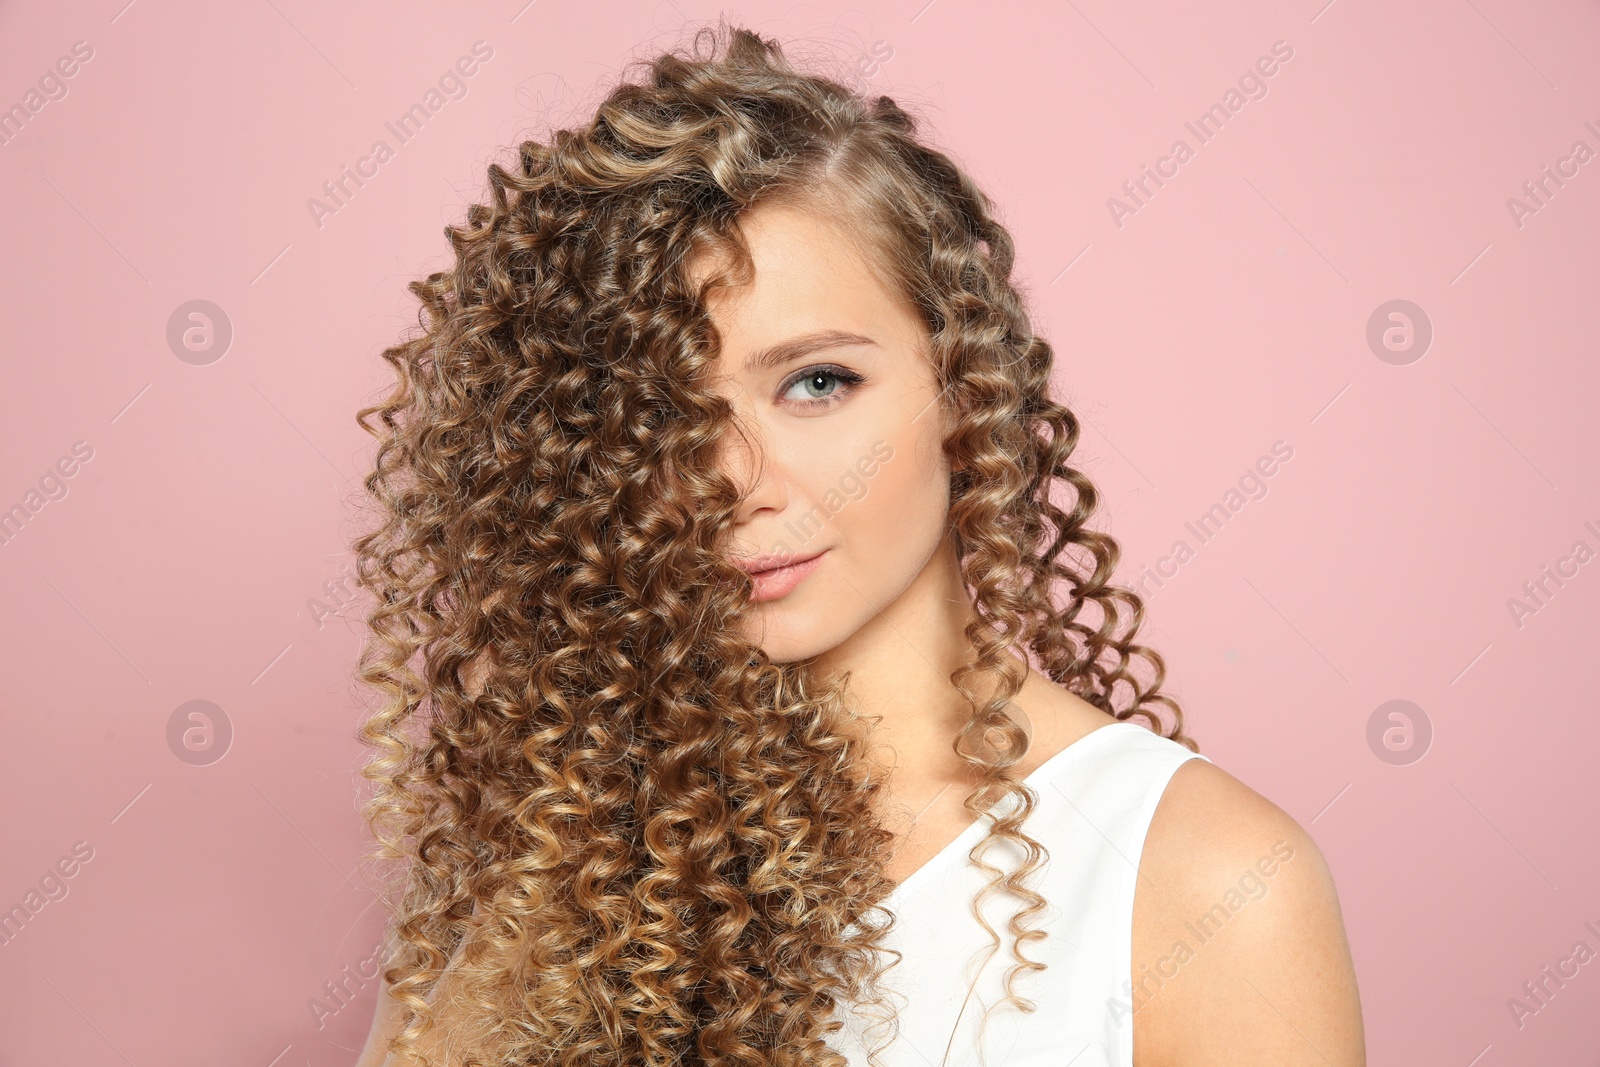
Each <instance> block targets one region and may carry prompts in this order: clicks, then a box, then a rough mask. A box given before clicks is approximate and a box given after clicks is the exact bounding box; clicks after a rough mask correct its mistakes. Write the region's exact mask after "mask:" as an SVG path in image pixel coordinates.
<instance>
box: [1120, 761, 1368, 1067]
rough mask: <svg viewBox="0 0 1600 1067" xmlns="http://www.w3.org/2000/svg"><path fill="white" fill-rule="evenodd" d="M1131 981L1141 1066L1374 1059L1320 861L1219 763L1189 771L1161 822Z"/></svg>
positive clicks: (1169, 791) (1155, 820)
mask: <svg viewBox="0 0 1600 1067" xmlns="http://www.w3.org/2000/svg"><path fill="white" fill-rule="evenodd" d="M1131 978H1132V981H1133V997H1132V1001H1133V1006H1134V1025H1135V1028H1136V1033H1137V1037H1136V1040H1135V1042H1134V1044H1135V1046H1136V1047H1137V1048H1138V1049H1139V1056H1138V1062H1137V1063H1136V1064H1135V1067H1166V1065H1168V1064H1180V1063H1181V1064H1184V1065H1196V1064H1210V1063H1218V1064H1221V1063H1225V1062H1226V1063H1235V1062H1240V1060H1248V1061H1250V1062H1256V1061H1259V1062H1268V1061H1270V1062H1273V1063H1277V1064H1286V1065H1299V1064H1307V1065H1309V1064H1316V1065H1318V1067H1327V1065H1328V1064H1334V1065H1338V1067H1349V1065H1357V1064H1364V1063H1365V1062H1366V1060H1365V1048H1364V1038H1363V1034H1362V1025H1361V1014H1360V1002H1359V996H1358V994H1357V990H1356V983H1355V973H1354V968H1353V965H1352V961H1351V957H1350V949H1349V945H1348V942H1347V940H1346V936H1345V931H1344V924H1343V919H1342V916H1341V914H1340V908H1339V899H1338V894H1337V892H1336V890H1335V887H1334V882H1333V876H1332V873H1331V871H1330V870H1329V867H1328V864H1327V862H1326V860H1325V858H1324V857H1323V855H1322V852H1321V850H1320V849H1319V848H1318V847H1317V845H1316V842H1315V841H1314V840H1312V838H1311V835H1310V834H1309V833H1308V832H1307V831H1306V830H1305V829H1304V828H1303V827H1302V826H1301V825H1300V824H1299V823H1298V822H1296V821H1295V820H1294V818H1292V817H1291V816H1290V815H1289V814H1288V813H1287V812H1285V811H1284V810H1283V809H1282V808H1280V807H1278V805H1276V804H1274V803H1273V802H1272V801H1270V800H1268V799H1267V798H1266V797H1264V796H1262V795H1261V794H1260V793H1258V792H1256V791H1255V790H1254V789H1251V788H1250V787H1249V786H1247V785H1245V784H1244V783H1243V782H1241V781H1240V780H1239V779H1237V778H1235V777H1234V776H1233V775H1231V774H1229V773H1228V772H1227V771H1225V770H1223V769H1222V768H1220V767H1218V766H1216V765H1215V764H1214V763H1212V762H1210V761H1209V760H1206V759H1190V760H1187V761H1185V762H1183V763H1182V764H1180V765H1179V766H1178V767H1177V769H1176V771H1174V773H1173V774H1172V777H1171V779H1170V780H1169V781H1168V783H1167V786H1166V789H1165V791H1164V792H1163V794H1162V796H1161V799H1160V801H1159V802H1158V804H1157V805H1156V810H1155V813H1154V815H1153V816H1152V817H1151V822H1150V826H1149V829H1148V831H1147V833H1146V836H1145V840H1144V846H1143V851H1142V854H1141V857H1140V861H1139V878H1138V883H1137V888H1136V890H1135V894H1134V929H1133V968H1132V975H1131ZM1240 1042H1244V1044H1243V1045H1241V1044H1240Z"/></svg>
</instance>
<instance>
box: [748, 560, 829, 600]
mask: <svg viewBox="0 0 1600 1067" xmlns="http://www.w3.org/2000/svg"><path fill="white" fill-rule="evenodd" d="M827 552H828V550H827V549H823V550H822V551H821V552H817V553H813V554H812V555H809V556H804V557H801V558H798V559H792V558H791V559H785V558H781V557H775V556H759V557H755V558H752V559H744V560H738V561H736V563H737V566H738V567H739V569H740V570H742V571H744V572H745V573H746V574H748V575H750V580H751V582H752V583H753V584H754V586H755V589H754V592H753V593H752V594H751V597H750V599H751V600H752V601H753V602H755V603H758V604H759V603H765V602H766V601H769V600H777V599H779V598H780V597H785V596H788V595H789V594H790V593H792V592H793V591H794V590H795V588H796V587H797V586H799V584H800V583H801V582H803V581H805V580H806V579H807V578H808V577H810V576H811V574H812V572H813V571H815V570H816V569H817V568H818V567H819V566H820V565H821V564H822V559H823V557H824V556H825V555H827Z"/></svg>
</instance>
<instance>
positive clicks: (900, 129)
mask: <svg viewBox="0 0 1600 1067" xmlns="http://www.w3.org/2000/svg"><path fill="white" fill-rule="evenodd" d="M706 46H709V47H706ZM645 74H646V76H645V78H644V79H642V80H640V81H637V82H635V81H629V80H624V82H623V83H622V84H621V85H620V86H619V87H618V88H616V89H615V91H613V92H612V93H611V94H610V96H609V97H607V98H606V99H605V101H604V102H603V103H602V104H601V105H600V106H599V109H598V112H597V114H596V116H595V118H594V119H593V121H592V122H591V123H589V124H588V125H587V126H586V127H585V128H583V129H581V130H562V131H558V132H556V133H555V135H554V137H553V138H552V143H550V144H548V145H546V144H541V143H537V142H533V141H529V142H526V143H524V144H522V145H521V151H520V160H519V168H518V169H517V171H516V172H515V173H511V172H507V171H505V170H503V169H501V168H500V167H499V166H491V167H490V168H489V176H490V182H491V185H492V188H493V196H492V202H491V203H489V204H487V205H475V206H474V207H473V208H472V209H471V210H470V211H469V213H468V225H467V226H466V227H464V228H453V227H452V228H450V229H449V230H447V235H448V236H449V238H450V240H451V243H452V245H453V247H454V248H455V251H456V254H457V257H458V259H457V262H456V264H455V266H454V269H452V270H450V271H447V272H441V273H437V274H434V275H432V276H430V277H429V278H428V279H427V281H426V282H425V283H415V284H413V286H412V290H413V291H414V292H415V293H416V294H417V295H418V297H419V298H420V299H421V300H422V302H423V305H424V307H425V309H426V311H427V313H428V317H429V318H428V321H426V322H425V323H424V326H425V330H424V332H423V334H422V335H421V336H419V337H416V338H413V339H411V340H409V341H407V342H406V343H404V344H401V345H399V346H397V347H395V348H392V349H390V350H388V351H387V352H386V353H385V356H386V358H387V359H388V360H389V361H390V362H391V363H392V364H393V366H394V368H395V370H396V372H397V375H398V377H399V384H398V386H397V387H396V389H395V390H394V392H393V394H392V395H391V396H390V397H388V398H387V399H386V400H385V401H384V402H383V403H382V404H381V405H378V406H376V407H373V408H368V409H366V410H364V411H363V412H361V414H360V416H358V418H359V421H360V422H361V424H362V425H363V426H364V427H366V428H368V429H369V430H372V427H371V426H369V425H368V423H367V421H366V420H367V416H368V415H370V414H373V413H377V414H379V415H380V416H381V419H382V427H381V429H379V430H372V432H374V433H375V434H376V435H378V436H379V438H380V442H381V446H380V449H379V452H378V454H377V458H376V461H375V466H376V469H375V471H374V473H373V474H372V475H371V476H370V477H369V479H368V483H367V484H368V487H369V489H370V490H371V491H372V492H373V495H374V498H375V499H376V500H378V501H379V502H381V504H382V506H383V511H384V522H383V524H382V526H381V527H380V528H378V529H376V530H375V531H373V532H371V533H369V534H367V535H365V536H364V537H362V538H361V539H360V540H359V541H358V542H357V545H356V549H357V553H358V556H359V558H360V561H361V567H360V573H361V576H362V580H363V582H364V584H365V585H366V586H367V588H369V589H370V590H372V592H373V593H374V595H375V603H376V606H375V607H374V609H373V610H372V613H371V616H370V625H371V629H372V632H373V637H372V638H371V639H370V640H369V643H368V646H367V649H366V650H365V652H364V654H363V657H362V665H361V672H360V676H361V678H362V679H363V680H364V681H366V682H368V683H370V684H371V685H373V686H374V688H375V689H376V690H377V691H379V692H381V693H382V694H384V696H385V698H386V700H387V703H386V704H385V705H384V706H383V707H381V708H380V709H379V710H377V711H376V712H375V713H374V714H373V715H372V717H371V719H370V720H369V721H368V722H367V723H366V724H365V725H364V727H363V729H362V737H363V738H364V739H365V740H366V741H368V742H369V743H370V744H372V745H373V746H374V747H375V748H376V749H377V752H376V754H375V756H374V758H373V759H372V761H371V763H370V764H369V765H368V767H367V768H366V770H365V771H364V773H365V775H366V776H367V777H368V778H369V779H371V780H372V781H373V782H374V783H375V785H376V789H375V794H374V797H373V799H372V801H371V802H370V804H369V807H368V809H367V812H366V814H367V817H368V818H369V819H371V821H372V824H373V827H374V832H375V835H376V836H377V838H378V839H379V841H380V843H381V844H382V849H381V850H380V855H381V856H383V857H384V858H404V859H405V860H406V861H407V862H406V863H405V864H403V865H401V866H400V867H396V868H394V869H395V871H396V884H395V886H394V887H393V888H394V889H395V890H396V891H397V892H396V893H395V894H394V895H395V896H396V897H397V898H398V899H397V900H395V901H389V902H388V903H389V906H390V908H391V922H390V927H389V929H390V930H391V933H392V947H391V954H390V958H389V961H388V965H387V967H386V968H385V970H384V975H383V977H384V983H383V991H382V994H381V997H380V1004H379V1008H378V1012H377V1015H376V1017H375V1019H374V1022H373V1027H372V1033H371V1036H370V1038H369V1040H368V1043H367V1047H366V1050H365V1051H364V1053H363V1054H362V1058H361V1061H360V1065H359V1067H381V1065H406V1067H409V1065H411V1064H414V1063H425V1064H437V1065H451V1067H457V1065H467V1064H565V1065H576V1064H585V1065H594V1064H615V1065H624V1064H628V1065H632V1064H641V1065H642V1064H661V1065H666V1064H716V1065H734V1064H739V1065H752V1067H753V1065H758V1064H759V1065H783V1067H786V1065H799V1064H836V1065H843V1064H847V1063H848V1064H866V1063H868V1062H869V1061H870V1062H873V1063H879V1064H885V1065H891V1067H892V1065H900V1064H906V1065H910V1064H917V1065H921V1064H967V1063H978V1062H980V1061H981V1062H987V1063H994V1064H1007V1065H1013V1067H1015V1065H1019V1064H1025V1065H1032V1064H1051V1065H1056V1067H1066V1065H1068V1064H1071V1065H1074V1067H1091V1065H1093V1067H1179V1065H1181V1067H1206V1065H1213V1064H1215V1065H1221V1064H1227V1065H1229V1067H1238V1065H1241V1064H1272V1065H1273V1067H1285V1065H1290V1067H1292V1065H1302V1064H1303V1065H1312V1064H1316V1065H1318V1067H1323V1065H1329V1064H1332V1065H1337V1067H1351V1065H1357V1064H1362V1063H1364V1046H1363V1035H1362V1026H1361V1016H1360V1008H1359V1002H1358V996H1357V990H1356V984H1355V980H1354V974H1353V970H1352V965H1351V960H1350V955H1349V951H1348V948H1347V946H1346V942H1345V935H1344V931H1343V928H1342V924H1341V919H1340V914H1339V907H1338V902H1337V897H1336V894H1335V891H1334V886H1333V882H1332V880H1331V878H1330V876H1329V873H1328V869H1327V867H1326V865H1325V864H1324V862H1323V859H1322V857H1321V855H1320V854H1319V852H1318V850H1317V848H1316V846H1315V844H1314V843H1313V842H1312V841H1311V839H1310V838H1309V837H1308V836H1307V835H1306V834H1305V832H1304V831H1303V830H1302V829H1301V828H1300V827H1299V826H1298V825H1297V824H1296V823H1295V822H1294V821H1293V820H1292V819H1291V818H1289V817H1288V816H1287V815H1286V814H1284V813H1283V812H1282V811H1281V810H1279V809H1278V808H1277V807H1275V806H1274V805H1273V804H1271V803H1270V802H1269V801H1267V800H1265V799H1263V798H1262V797H1261V796H1259V795H1258V794H1256V793H1254V792H1253V791H1251V790H1250V789H1249V788H1247V787H1246V786H1244V785H1242V784H1241V783H1240V782H1238V781H1237V780H1236V779H1234V778H1233V777H1232V776H1230V775H1229V774H1227V773H1226V772H1225V771H1223V770H1221V769H1219V768H1217V767H1215V766H1214V765H1212V763H1211V762H1210V761H1209V760H1207V759H1206V758H1205V757H1203V756H1200V755H1199V754H1198V747H1197V746H1196V745H1195V743H1194V742H1193V740H1191V739H1190V738H1188V737H1187V736H1186V735H1185V734H1184V732H1183V729H1182V727H1183V715H1182V712H1181V710H1180V709H1179V707H1178V706H1177V704H1176V703H1175V702H1174V701H1173V700H1172V699H1171V698H1169V697H1167V696H1164V695H1161V694H1160V693H1159V689H1160V685H1161V682H1162V680H1163V678H1164V669H1163V666H1162V661H1161V658H1160V656H1159V655H1157V654H1156V653H1154V652H1152V651H1150V650H1148V649H1146V648H1145V647H1143V646H1141V645H1138V644H1136V643H1134V633H1135V632H1136V631H1137V629H1138V626H1139V625H1140V623H1141V622H1142V620H1143V607H1142V605H1141V602H1140V600H1139V598H1138V597H1137V596H1136V595H1135V594H1133V593H1132V592H1131V591H1129V590H1126V589H1122V588H1119V587H1116V586H1113V585H1111V584H1109V583H1108V579H1109V578H1110V576H1111V572H1112V569H1113V567H1114V565H1115V562H1116V559H1117V547H1116V545H1115V543H1114V542H1113V541H1112V540H1111V539H1110V538H1108V537H1106V536H1104V535H1102V534H1099V533H1095V532H1093V531H1091V530H1090V529H1089V528H1088V526H1087V521H1088V519H1089V516H1090V514H1091V513H1092V511H1093V509H1094V507H1095V504H1096V495H1095V491H1094V489H1093V487H1092V486H1091V485H1090V483H1089V481H1088V480H1087V479H1086V478H1085V477H1084V475H1083V474H1082V473H1081V472H1079V471H1077V470H1075V469H1074V468H1072V467H1071V466H1069V465H1068V460H1069V458H1070V456H1071V454H1072V451H1073V449H1074V447H1075V446H1076V443H1077V439H1078V424H1077V421H1076V420H1075V418H1074V417H1073V415H1072V413H1071V412H1070V411H1068V410H1067V409H1066V408H1064V407H1062V406H1061V405H1060V404H1058V403H1056V402H1054V401H1053V400H1051V399H1050V397H1049V391H1050V385H1051V371H1052V352H1051V348H1050V346H1049V344H1048V343H1046V342H1045V341H1044V340H1043V339H1042V338H1040V337H1038V336H1037V335H1035V334H1034V333H1033V331H1032V329H1031V328H1030V325H1029V320H1028V316H1027V314H1026V312H1025V310H1024V307H1023V304H1022V301H1021V299H1020V297H1019V295H1018V293H1017V292H1016V290H1015V289H1014V288H1013V285H1012V282H1011V280H1010V274H1011V269H1012V240H1011V237H1010V236H1009V235H1008V233H1007V231H1006V230H1005V229H1004V228H1002V227H1001V226H1000V224H999V223H998V222H996V221H995V218H994V216H993V214H992V212H991V208H990V203H989V201H988V200H987V199H986V198H985V196H984V195H983V194H982V193H981V192H980V191H979V190H978V189H977V188H976V187H975V186H974V185H973V183H972V181H971V180H970V179H969V178H968V177H967V176H966V175H964V174H963V173H962V172H961V171H960V170H959V169H958V168H957V167H956V166H955V165H954V164H953V163H952V162H951V161H950V160H949V159H948V158H947V157H946V156H945V155H943V154H941V153H939V152H938V151H935V150H934V149H932V148H931V147H928V146H927V145H926V144H924V143H923V142H921V141H919V140H918V139H917V138H916V137H915V136H914V134H915V126H914V123H913V120H912V119H911V118H910V117H909V116H908V115H907V114H906V113H905V112H904V111H902V110H901V109H900V108H899V107H897V106H896V105H895V104H894V102H893V101H891V100H890V99H889V98H887V97H882V96H880V97H877V98H876V99H871V100H868V99H863V98H861V97H860V96H858V95H855V94H853V93H851V92H850V91H849V90H847V89H846V88H844V87H843V86H841V85H840V84H838V83H836V82H834V81H831V80H828V79H826V78H822V77H818V76H812V75H808V74H805V73H802V72H799V71H797V70H795V69H794V68H793V67H792V66H791V65H789V64H788V63H787V62H786V61H785V60H784V58H783V56H782V54H781V51H780V49H779V47H778V46H777V45H776V44H775V43H772V42H770V41H767V40H764V39H762V38H760V37H758V36H756V35H754V34H752V33H749V32H746V31H743V30H732V31H728V30H723V31H721V32H713V31H703V32H702V34H701V35H700V36H697V38H696V41H695V46H694V48H693V49H691V50H690V51H688V52H686V53H668V54H665V55H662V56H660V57H658V58H656V59H655V60H653V61H652V62H651V63H650V64H649V65H648V68H647V70H646V72H645ZM1136 659H1143V660H1145V661H1146V662H1147V663H1148V665H1149V674H1150V677H1149V678H1148V679H1141V678H1140V677H1139V676H1138V673H1139V672H1137V671H1135V669H1134V667H1135V663H1134V661H1135V660H1136ZM1163 708H1165V709H1166V712H1167V714H1166V715H1165V716H1163V714H1162V712H1161V709H1163Z"/></svg>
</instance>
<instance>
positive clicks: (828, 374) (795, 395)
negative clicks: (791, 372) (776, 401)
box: [783, 367, 866, 407]
mask: <svg viewBox="0 0 1600 1067" xmlns="http://www.w3.org/2000/svg"><path fill="white" fill-rule="evenodd" d="M865 380H866V379H864V378H862V377H861V375H859V374H856V373H855V372H853V371H847V370H845V369H844V368H843V367H808V368H806V369H805V370H804V371H801V372H800V374H798V375H796V376H795V377H794V378H792V379H790V381H789V385H788V387H787V388H785V389H784V391H783V398H784V399H785V400H789V401H792V402H794V403H797V404H799V405H801V406H802V407H826V406H831V405H832V404H833V403H835V402H837V401H839V400H840V399H842V398H844V397H846V396H848V395H849V394H850V393H851V392H852V391H853V390H854V389H855V387H856V386H857V385H860V384H861V383H862V382H863V381H865Z"/></svg>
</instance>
